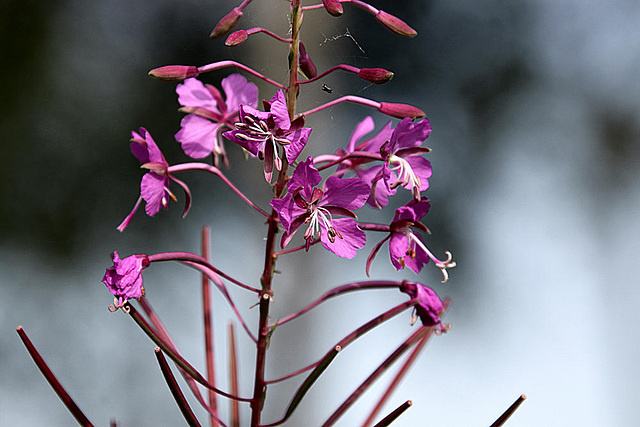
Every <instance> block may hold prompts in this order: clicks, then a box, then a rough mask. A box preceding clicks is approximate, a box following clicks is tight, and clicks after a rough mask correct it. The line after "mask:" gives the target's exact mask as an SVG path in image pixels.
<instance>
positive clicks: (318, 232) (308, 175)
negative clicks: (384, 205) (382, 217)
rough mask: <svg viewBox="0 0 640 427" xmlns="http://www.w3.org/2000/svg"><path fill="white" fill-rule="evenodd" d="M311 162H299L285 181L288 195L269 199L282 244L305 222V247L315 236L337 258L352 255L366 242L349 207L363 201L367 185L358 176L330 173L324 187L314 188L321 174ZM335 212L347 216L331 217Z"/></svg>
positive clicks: (360, 205)
mask: <svg viewBox="0 0 640 427" xmlns="http://www.w3.org/2000/svg"><path fill="white" fill-rule="evenodd" d="M312 165H313V159H312V158H311V157H309V158H308V159H307V160H306V161H304V162H301V163H299V164H298V166H297V167H296V169H295V170H294V171H293V176H292V177H291V180H290V181H289V183H288V184H287V189H288V193H287V195H286V196H285V197H283V198H282V199H274V200H272V201H271V206H272V207H273V208H274V209H275V210H276V212H278V218H279V219H280V223H281V224H282V226H283V227H284V229H285V233H284V235H283V236H282V247H285V246H286V245H287V243H289V241H290V240H291V238H292V237H293V235H294V233H295V232H296V231H298V229H299V228H300V227H301V226H302V225H303V224H307V226H306V227H307V229H306V230H305V233H304V238H305V239H306V241H307V249H308V248H309V246H310V245H311V244H312V243H313V242H314V239H318V238H319V239H320V241H321V242H322V246H324V247H325V248H326V249H327V250H329V251H331V252H333V253H334V254H336V255H338V256H339V257H343V258H353V257H355V256H356V251H357V250H358V249H360V248H362V247H363V246H364V245H365V243H366V235H365V233H364V231H362V230H360V228H358V225H357V223H356V221H355V219H354V218H356V214H355V213H353V212H352V210H355V209H359V208H361V207H362V206H363V205H364V204H365V202H366V200H367V197H368V195H369V191H370V190H369V186H368V185H367V184H365V183H364V182H363V181H362V180H361V179H360V178H349V179H340V178H337V177H335V176H332V177H330V178H329V179H327V181H326V183H325V185H324V188H322V189H320V188H317V187H316V185H318V184H319V183H320V181H322V177H321V176H320V173H318V170H317V169H316V168H314V167H313V166H312ZM335 215H341V216H345V217H346V218H334V216H335Z"/></svg>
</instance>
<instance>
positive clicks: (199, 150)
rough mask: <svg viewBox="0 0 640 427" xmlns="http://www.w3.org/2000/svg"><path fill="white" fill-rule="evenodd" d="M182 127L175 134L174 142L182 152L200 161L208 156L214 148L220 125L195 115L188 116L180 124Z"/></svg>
mask: <svg viewBox="0 0 640 427" xmlns="http://www.w3.org/2000/svg"><path fill="white" fill-rule="evenodd" d="M180 126H181V127H182V128H181V129H180V130H179V131H178V133H176V135H175V138H176V141H178V142H180V144H181V145H182V150H183V151H184V152H185V154H186V155H187V156H189V157H192V158H194V159H201V158H203V157H206V156H208V155H209V154H211V152H212V151H213V149H214V147H215V146H216V142H217V138H219V135H218V131H219V130H220V128H221V127H222V125H221V124H220V123H214V122H212V121H210V120H207V119H205V118H203V117H200V116H196V115H195V114H188V115H186V116H184V117H183V118H182V121H181V122H180Z"/></svg>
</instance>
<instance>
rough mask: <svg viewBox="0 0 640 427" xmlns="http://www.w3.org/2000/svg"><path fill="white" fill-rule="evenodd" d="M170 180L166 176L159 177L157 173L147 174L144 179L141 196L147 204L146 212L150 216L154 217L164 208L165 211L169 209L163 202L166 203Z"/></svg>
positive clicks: (141, 185)
mask: <svg viewBox="0 0 640 427" xmlns="http://www.w3.org/2000/svg"><path fill="white" fill-rule="evenodd" d="M168 185H169V180H168V179H167V177H165V176H161V175H158V174H157V173H155V172H149V173H146V174H145V175H144V176H143V177H142V182H141V183H140V194H141V195H142V198H143V199H144V201H145V202H147V204H146V206H145V207H144V210H145V212H146V213H147V215H149V216H154V215H155V214H157V213H158V211H159V210H160V207H161V206H162V207H163V208H164V209H167V206H165V204H163V200H164V201H165V203H166V190H165V188H166V187H168Z"/></svg>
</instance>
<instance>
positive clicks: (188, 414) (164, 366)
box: [155, 347, 201, 427]
mask: <svg viewBox="0 0 640 427" xmlns="http://www.w3.org/2000/svg"><path fill="white" fill-rule="evenodd" d="M155 353H156V359H157V360H158V365H160V371H162V375H163V376H164V380H165V381H166V383H167V386H169V390H171V394H172V395H173V398H174V400H175V401H176V403H177V404H178V408H180V412H182V416H183V417H184V419H185V420H186V421H187V424H189V425H190V426H191V427H200V426H201V424H200V422H199V421H198V419H197V418H196V415H195V414H194V413H193V411H192V410H191V407H190V406H189V403H188V402H187V399H185V397H184V394H182V390H180V386H179V385H178V382H177V381H176V377H174V376H173V372H171V368H170V367H169V364H168V363H167V360H166V359H165V358H164V356H163V355H162V350H161V349H160V347H156V348H155Z"/></svg>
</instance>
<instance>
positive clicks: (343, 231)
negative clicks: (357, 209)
mask: <svg viewBox="0 0 640 427" xmlns="http://www.w3.org/2000/svg"><path fill="white" fill-rule="evenodd" d="M331 223H332V225H333V227H334V228H335V229H336V230H337V231H338V233H340V236H342V238H341V237H339V236H336V237H335V238H334V240H333V242H331V241H330V239H329V236H328V234H327V232H328V230H327V229H326V227H325V226H324V223H321V225H320V228H321V234H320V240H321V242H322V246H324V247H325V249H327V250H328V251H331V252H333V253H334V254H336V255H338V256H339V257H341V258H347V259H351V258H354V257H355V256H356V252H357V250H358V249H360V248H362V247H364V245H365V243H366V242H367V236H366V234H365V232H364V231H362V230H360V229H359V228H358V224H357V223H356V222H355V221H354V220H353V219H351V218H338V219H334V220H333V221H332V222H331Z"/></svg>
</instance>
